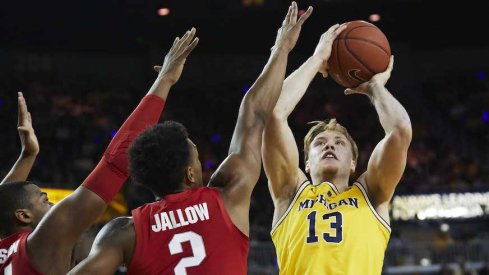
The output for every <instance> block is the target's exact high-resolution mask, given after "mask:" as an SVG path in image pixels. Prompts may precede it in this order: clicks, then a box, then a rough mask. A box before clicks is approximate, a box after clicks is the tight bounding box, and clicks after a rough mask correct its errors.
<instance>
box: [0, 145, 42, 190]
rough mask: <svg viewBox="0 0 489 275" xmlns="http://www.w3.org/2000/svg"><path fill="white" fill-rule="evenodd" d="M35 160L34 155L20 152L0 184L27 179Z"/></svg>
mask: <svg viewBox="0 0 489 275" xmlns="http://www.w3.org/2000/svg"><path fill="white" fill-rule="evenodd" d="M35 161H36V156H32V155H26V154H24V153H21V154H20V156H19V158H18V159H17V161H16V162H15V164H14V166H12V169H10V171H9V172H8V174H7V176H5V178H4V179H3V180H2V182H1V183H0V184H5V183H8V182H14V181H25V180H27V177H28V176H29V173H30V172H31V169H32V166H33V165H34V162H35Z"/></svg>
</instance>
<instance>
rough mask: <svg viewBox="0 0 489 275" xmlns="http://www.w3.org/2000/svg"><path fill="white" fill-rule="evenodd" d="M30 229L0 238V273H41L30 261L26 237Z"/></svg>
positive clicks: (31, 274)
mask: <svg viewBox="0 0 489 275" xmlns="http://www.w3.org/2000/svg"><path fill="white" fill-rule="evenodd" d="M30 233H31V230H24V231H19V232H16V233H14V234H12V235H10V236H8V237H7V238H5V239H2V240H0V274H2V275H41V273H40V272H38V271H37V270H36V269H35V268H34V267H33V266H32V264H31V263H30V261H29V256H28V254H27V237H28V236H29V234H30Z"/></svg>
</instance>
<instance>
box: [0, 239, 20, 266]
mask: <svg viewBox="0 0 489 275" xmlns="http://www.w3.org/2000/svg"><path fill="white" fill-rule="evenodd" d="M19 243H20V240H17V241H15V242H14V243H13V244H11V245H10V247H9V249H8V250H7V249H0V264H3V263H5V262H6V261H7V259H8V258H9V257H10V255H12V254H14V253H16V252H17V248H18V247H19Z"/></svg>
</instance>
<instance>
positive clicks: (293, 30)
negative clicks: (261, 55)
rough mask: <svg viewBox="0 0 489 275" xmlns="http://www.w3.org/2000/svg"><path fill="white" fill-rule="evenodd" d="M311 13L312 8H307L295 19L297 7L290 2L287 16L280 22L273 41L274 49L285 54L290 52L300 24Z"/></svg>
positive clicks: (295, 41) (295, 40)
mask: <svg viewBox="0 0 489 275" xmlns="http://www.w3.org/2000/svg"><path fill="white" fill-rule="evenodd" d="M311 13H312V7H309V8H307V11H306V12H304V14H302V15H301V16H300V17H299V19H297V14H298V7H297V3H296V2H292V4H291V5H290V6H289V10H288V12H287V15H286V16H285V19H284V21H283V22H282V27H280V29H279V30H278V34H277V39H276V40H275V45H274V46H273V48H272V50H273V49H275V48H282V49H284V50H285V51H287V52H290V51H292V49H293V48H294V47H295V44H296V43H297V39H299V34H300V32H301V28H302V24H304V22H305V21H306V20H307V18H309V16H310V15H311Z"/></svg>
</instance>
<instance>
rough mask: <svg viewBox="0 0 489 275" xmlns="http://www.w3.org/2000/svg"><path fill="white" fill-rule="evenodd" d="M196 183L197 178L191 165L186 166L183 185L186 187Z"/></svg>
mask: <svg viewBox="0 0 489 275" xmlns="http://www.w3.org/2000/svg"><path fill="white" fill-rule="evenodd" d="M196 183H197V178H196V174H195V171H194V169H193V168H192V166H190V165H189V166H187V169H186V170H185V185H186V186H187V187H193V186H194V185H195V184H196Z"/></svg>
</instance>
